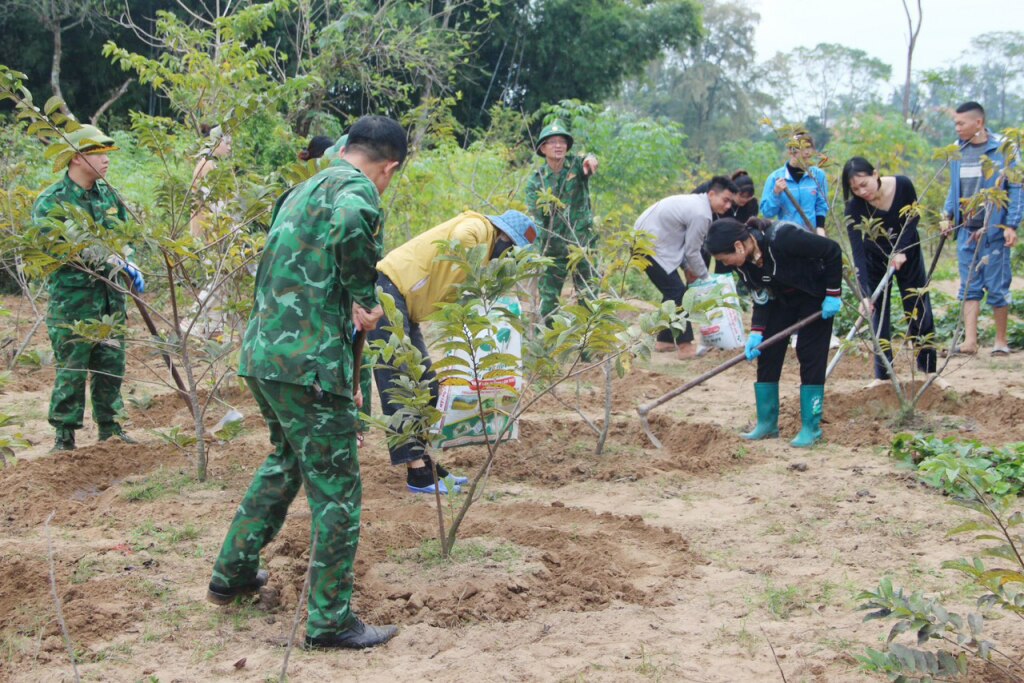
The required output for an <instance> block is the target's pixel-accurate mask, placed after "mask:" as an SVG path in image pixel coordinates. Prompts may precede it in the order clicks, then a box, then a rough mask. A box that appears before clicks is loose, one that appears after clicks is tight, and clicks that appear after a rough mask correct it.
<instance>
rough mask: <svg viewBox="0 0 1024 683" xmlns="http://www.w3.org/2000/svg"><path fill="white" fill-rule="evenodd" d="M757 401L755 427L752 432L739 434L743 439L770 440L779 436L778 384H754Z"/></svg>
mask: <svg viewBox="0 0 1024 683" xmlns="http://www.w3.org/2000/svg"><path fill="white" fill-rule="evenodd" d="M754 398H756V399H757V426H756V427H754V431H752V432H747V433H746V434H740V436H742V437H743V438H744V439H754V440H756V439H772V438H775V437H776V436H778V435H779V383H778V382H755V383H754Z"/></svg>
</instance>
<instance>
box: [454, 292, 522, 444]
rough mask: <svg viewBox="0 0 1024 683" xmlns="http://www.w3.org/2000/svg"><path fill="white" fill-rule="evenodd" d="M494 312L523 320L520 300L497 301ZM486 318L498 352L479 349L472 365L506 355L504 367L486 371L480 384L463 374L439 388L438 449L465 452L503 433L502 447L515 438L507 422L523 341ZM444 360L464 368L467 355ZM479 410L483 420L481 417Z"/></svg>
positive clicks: (510, 329)
mask: <svg viewBox="0 0 1024 683" xmlns="http://www.w3.org/2000/svg"><path fill="white" fill-rule="evenodd" d="M495 307H496V308H505V309H507V310H509V311H511V312H512V313H513V314H515V315H516V316H517V317H518V316H520V315H521V314H522V308H521V306H520V303H519V299H518V298H516V297H514V296H504V297H501V298H499V299H498V300H497V301H496V302H495ZM488 317H489V318H491V319H492V320H494V321H495V323H496V326H497V329H496V331H495V332H494V340H495V341H496V342H497V346H493V345H490V344H481V345H479V346H478V347H477V352H476V354H475V355H476V359H475V360H476V365H477V366H478V367H479V365H480V362H481V361H482V360H483V359H484V358H486V357H487V356H489V355H491V354H495V353H500V354H507V356H508V357H509V358H508V360H509V362H508V363H502V364H500V365H495V366H491V367H489V368H488V369H487V375H488V376H487V377H486V378H485V379H475V378H474V377H473V376H472V373H471V372H470V371H468V369H467V371H466V372H464V373H462V374H461V377H460V378H459V379H458V380H452V381H446V382H444V383H442V384H441V386H440V391H439V394H438V399H437V407H438V409H439V410H440V411H441V413H442V415H441V420H440V421H439V422H438V423H437V425H435V427H434V445H435V446H437V447H438V448H455V447H457V446H468V445H470V444H476V443H484V442H485V441H486V440H487V439H490V440H491V441H494V440H495V439H497V437H498V434H502V431H503V430H504V433H503V434H502V440H503V441H504V440H506V439H517V438H519V423H518V421H514V420H513V421H512V424H511V425H510V424H509V417H508V416H509V413H511V411H512V408H513V407H514V406H515V403H516V399H517V396H518V393H519V390H520V389H521V388H522V383H523V337H522V335H521V334H520V333H519V332H518V331H517V330H516V329H515V328H514V327H512V326H511V325H509V324H508V322H507V321H506V320H505V319H504V318H503V317H501V316H500V315H499V314H498V313H497V312H496V311H494V312H491V313H489V314H488ZM481 336H484V334H483V333H482V334H481ZM448 355H449V356H455V357H457V358H459V359H461V360H463V361H465V362H466V364H467V365H469V360H470V359H469V355H468V354H466V353H465V352H464V351H461V350H455V351H452V352H450V353H449V354H448ZM470 367H472V366H470ZM481 407H482V409H483V411H482V412H483V414H484V418H485V419H481V417H480V413H481Z"/></svg>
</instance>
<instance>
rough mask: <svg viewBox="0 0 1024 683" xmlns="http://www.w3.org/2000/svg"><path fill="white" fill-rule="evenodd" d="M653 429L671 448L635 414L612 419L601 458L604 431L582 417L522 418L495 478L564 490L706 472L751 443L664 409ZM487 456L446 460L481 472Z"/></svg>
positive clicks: (458, 454) (463, 454)
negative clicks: (655, 441) (656, 444)
mask: <svg viewBox="0 0 1024 683" xmlns="http://www.w3.org/2000/svg"><path fill="white" fill-rule="evenodd" d="M596 424H597V426H598V427H599V428H600V427H601V425H602V423H601V421H597V423H596ZM651 427H652V429H653V431H654V433H655V435H656V436H658V438H659V439H661V441H662V444H663V445H664V450H661V451H658V450H654V449H653V448H652V445H651V444H650V442H649V441H648V440H647V437H646V436H645V435H644V433H643V431H642V429H641V427H640V422H639V418H636V417H631V418H620V419H617V420H616V421H615V422H613V423H612V425H611V429H610V431H609V434H608V440H607V442H606V444H605V452H604V454H603V455H595V449H596V446H597V441H598V436H597V434H595V433H594V431H593V430H592V429H591V428H590V427H589V426H588V425H587V424H585V423H584V422H583V421H582V420H580V419H579V418H576V419H562V418H547V419H541V418H540V417H539V416H531V417H529V418H523V419H521V420H520V427H519V440H518V441H512V442H509V443H507V444H503V445H501V446H500V451H499V453H498V455H497V457H496V458H495V462H494V465H493V468H492V476H494V477H495V478H496V479H497V480H499V481H516V482H528V483H531V484H537V485H542V486H555V487H557V486H564V485H566V484H569V483H573V482H579V481H587V480H597V481H635V480H639V479H645V478H648V477H656V476H662V475H664V474H666V473H672V472H679V473H683V474H687V475H705V474H712V473H715V472H721V471H723V470H725V469H728V468H731V467H734V466H736V465H737V464H738V463H739V460H738V457H739V456H740V455H742V454H744V453H745V452H746V449H749V448H750V447H751V444H750V443H749V442H746V441H744V440H743V439H741V438H740V437H739V436H737V435H736V434H733V433H731V432H730V431H726V430H724V429H722V428H720V427H718V426H716V425H712V424H707V423H700V422H686V421H682V420H679V419H677V418H675V417H671V416H667V415H661V414H657V415H653V416H651ZM485 459H486V451H485V450H484V449H483V448H480V447H468V448H459V449H456V450H453V451H451V452H450V453H446V454H445V455H444V462H445V463H447V464H449V465H452V466H455V467H458V468H461V469H463V470H465V471H474V470H475V469H476V468H478V467H479V466H480V464H482V463H483V462H484V460H485Z"/></svg>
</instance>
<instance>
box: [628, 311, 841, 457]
mask: <svg viewBox="0 0 1024 683" xmlns="http://www.w3.org/2000/svg"><path fill="white" fill-rule="evenodd" d="M819 318H821V311H815V312H814V313H813V314H812V315H809V316H807V317H806V318H804V319H803V320H799V321H797V322H795V323H793V324H792V325H790V326H789V327H787V328H786V329H784V330H782V331H781V332H778V333H776V334H773V335H772V336H771V337H768V338H767V339H765V340H764V341H763V342H761V343H760V344H758V345H757V349H758V350H759V351H760V350H763V349H766V348H768V347H769V346H772V345H773V344H776V343H778V342H780V341H784V340H786V339H789V336H790V335H791V334H793V333H794V332H796V331H798V330H800V329H801V328H804V327H807V326H808V325H810V324H811V323H813V322H814V321H815V320H818V319H819ZM746 357H747V356H746V354H745V353H741V354H740V355H738V356H736V357H735V358H730V359H729V360H727V361H725V362H724V363H722V364H721V365H719V366H718V367H716V368H714V369H712V370H708V371H707V372H705V373H704V374H703V375H700V376H699V377H695V378H694V379H691V380H690V381H689V382H687V383H686V384H684V385H683V386H681V387H678V388H676V389H673V390H672V391H670V392H668V393H667V394H665V395H664V396H661V397H659V398H656V399H654V400H653V401H649V402H647V403H645V404H643V405H641V406H637V409H636V412H637V413H638V414H639V415H640V424H641V426H643V428H644V433H645V434H647V438H648V439H650V440H651V443H652V444H654V447H655V448H661V447H662V445H661V441H659V440H658V437H656V436H655V435H654V432H652V431H651V425H650V423H649V422H648V421H647V414H648V413H650V412H651V411H652V410H654V409H655V408H657V407H658V406H660V405H664V404H666V403H668V402H669V401H671V400H672V399H674V398H675V397H676V396H679V395H680V394H684V393H686V392H687V391H689V390H690V389H693V388H694V387H695V386H698V385H701V384H703V383H704V382H706V381H708V380H709V379H711V378H712V377H714V376H715V375H720V374H721V373H723V372H725V371H726V370H728V369H729V368H731V367H732V366H734V365H738V364H739V363H741V362H742V361H743V360H745V359H746Z"/></svg>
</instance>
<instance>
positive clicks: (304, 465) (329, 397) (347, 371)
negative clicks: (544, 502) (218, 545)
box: [207, 116, 407, 648]
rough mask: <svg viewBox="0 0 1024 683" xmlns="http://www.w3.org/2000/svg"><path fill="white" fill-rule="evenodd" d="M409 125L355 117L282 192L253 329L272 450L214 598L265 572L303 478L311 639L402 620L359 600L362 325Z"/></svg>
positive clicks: (221, 566) (389, 630) (252, 357)
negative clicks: (342, 143)
mask: <svg viewBox="0 0 1024 683" xmlns="http://www.w3.org/2000/svg"><path fill="white" fill-rule="evenodd" d="M406 144H407V143H406V136H405V132H404V131H403V130H402V129H401V127H400V126H399V125H398V124H397V123H396V122H394V121H392V120H391V119H389V118H385V117H383V116H367V117H364V118H362V119H360V120H359V121H357V122H356V124H355V125H354V126H352V130H351V131H349V138H348V143H347V146H346V147H345V149H344V151H343V152H342V156H341V161H340V162H339V163H338V164H337V165H334V166H330V167H328V168H326V169H324V170H323V171H320V172H319V173H317V174H316V175H315V176H313V177H312V178H310V179H309V180H307V181H305V182H304V183H302V184H300V185H298V186H296V187H295V188H294V189H292V190H291V191H290V192H289V193H288V194H287V195H285V196H284V197H282V198H281V199H280V200H278V202H277V205H276V206H275V208H274V216H273V218H272V224H271V228H270V233H269V234H268V236H267V244H266V247H265V248H264V250H263V256H262V258H261V259H260V265H259V270H258V271H257V273H256V296H255V302H254V305H253V309H252V313H251V315H250V316H249V324H248V327H247V329H246V331H245V337H244V338H243V340H242V351H241V356H240V359H239V367H238V374H239V375H241V376H242V377H245V378H246V383H247V384H248V385H249V388H250V390H252V393H253V396H255V398H256V402H257V403H258V404H259V406H260V412H261V413H263V417H264V418H265V419H266V421H267V427H269V429H270V441H271V443H272V444H273V445H274V452H273V453H272V454H271V455H270V456H269V457H268V458H267V460H266V462H264V463H263V465H262V466H261V467H260V468H259V470H258V471H257V472H256V476H255V477H254V478H253V481H252V484H251V485H250V486H249V490H248V491H247V492H246V494H245V497H244V498H243V499H242V503H241V505H240V506H239V508H238V512H237V513H236V514H235V519H234V521H233V522H232V523H231V528H229V529H228V533H227V537H226V538H225V539H224V546H223V548H222V549H221V551H220V555H219V556H218V557H217V561H216V564H214V567H213V579H212V581H211V582H210V588H209V591H208V593H207V599H209V600H210V601H211V602H213V603H215V604H218V605H225V604H229V603H230V602H232V601H233V600H234V598H235V597H237V596H239V595H245V594H249V593H254V592H256V591H257V590H259V588H260V587H261V586H263V585H264V584H266V582H267V579H268V576H269V575H268V573H267V572H266V571H264V570H260V569H259V555H260V550H262V549H263V547H264V546H265V545H267V543H269V542H270V541H271V539H273V538H274V536H275V535H276V534H277V532H278V531H279V530H280V529H281V525H282V524H283V523H284V518H285V514H286V513H287V511H288V506H289V504H290V503H291V502H292V499H293V498H295V495H296V494H297V493H298V491H299V486H300V485H304V486H305V489H306V498H307V500H308V501H309V508H310V511H311V512H312V519H313V521H312V525H313V534H312V535H314V536H316V537H317V542H316V545H315V547H312V548H311V550H310V554H311V555H313V556H314V557H313V563H312V570H311V575H310V586H311V590H310V593H309V602H308V610H309V620H308V622H307V624H306V646H307V647H323V648H366V647H373V646H375V645H380V644H382V643H386V642H387V641H388V640H390V639H391V638H392V637H394V635H395V633H397V631H398V629H397V628H395V627H394V626H383V627H377V626H368V625H366V624H364V623H363V622H362V621H361V620H360V619H359V618H358V617H357V616H355V614H353V613H352V611H351V609H350V606H349V603H350V601H351V598H352V587H353V582H354V573H353V570H352V563H353V561H354V559H355V554H356V546H357V544H358V542H359V515H360V505H361V497H362V482H361V480H360V476H359V461H358V459H357V455H356V431H357V420H358V417H357V414H356V401H355V399H356V395H355V392H354V391H353V381H352V379H353V376H354V375H355V372H356V369H355V368H353V363H354V359H353V347H352V341H353V339H352V337H353V331H354V327H355V328H357V329H363V330H372V329H373V328H374V327H375V326H376V324H377V321H378V320H379V319H380V317H381V315H382V314H383V311H382V309H381V307H380V305H379V303H378V299H377V291H376V289H375V288H374V283H375V282H376V274H377V271H376V268H375V266H376V264H377V261H378V260H379V259H380V254H381V245H380V241H379V239H378V231H379V229H380V193H382V192H383V191H384V190H385V189H386V188H387V187H388V185H389V184H390V183H391V178H392V176H393V175H394V173H395V171H396V170H397V169H398V167H399V166H400V165H401V163H402V162H403V161H404V160H405V156H406V150H407V147H406Z"/></svg>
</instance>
